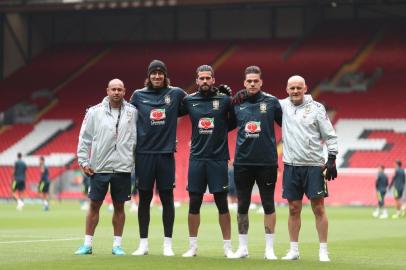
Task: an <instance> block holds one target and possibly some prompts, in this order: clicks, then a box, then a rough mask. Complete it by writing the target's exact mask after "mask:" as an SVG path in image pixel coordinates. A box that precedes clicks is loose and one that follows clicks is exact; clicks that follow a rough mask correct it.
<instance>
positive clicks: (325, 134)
mask: <svg viewBox="0 0 406 270" xmlns="http://www.w3.org/2000/svg"><path fill="white" fill-rule="evenodd" d="M317 106H318V111H317V122H318V125H319V129H320V135H321V138H322V139H323V140H324V141H325V143H326V145H327V149H328V153H329V154H331V155H337V153H338V142H337V135H336V132H335V130H334V128H333V125H332V124H331V122H330V119H329V117H328V115H327V112H326V109H325V108H324V106H323V105H321V104H318V105H317Z"/></svg>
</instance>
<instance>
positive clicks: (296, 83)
mask: <svg viewBox="0 0 406 270" xmlns="http://www.w3.org/2000/svg"><path fill="white" fill-rule="evenodd" d="M286 92H287V93H288V94H289V98H290V101H291V102H292V103H293V104H294V105H296V106H298V105H300V104H302V103H303V100H304V95H305V93H306V92H307V86H306V82H305V79H304V78H303V77H302V76H299V75H294V76H292V77H290V78H289V79H288V83H287V86H286Z"/></svg>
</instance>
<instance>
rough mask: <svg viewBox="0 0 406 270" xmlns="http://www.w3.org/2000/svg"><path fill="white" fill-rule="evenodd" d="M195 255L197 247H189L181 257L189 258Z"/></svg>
mask: <svg viewBox="0 0 406 270" xmlns="http://www.w3.org/2000/svg"><path fill="white" fill-rule="evenodd" d="M195 256H197V247H190V248H189V249H188V251H186V252H185V253H183V254H182V257H185V258H190V257H195Z"/></svg>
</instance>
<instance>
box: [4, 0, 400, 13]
mask: <svg viewBox="0 0 406 270" xmlns="http://www.w3.org/2000/svg"><path fill="white" fill-rule="evenodd" d="M390 4H405V1H404V0H335V1H332V0H128V1H126V0H121V1H119V0H0V12H35V11H58V10H62V11H63V10H103V9H139V8H160V7H161V8H162V7H182V6H183V7H186V6H212V7H215V6H224V5H247V6H252V5H272V6H292V5H301V6H309V5H325V6H331V7H337V6H340V5H390Z"/></svg>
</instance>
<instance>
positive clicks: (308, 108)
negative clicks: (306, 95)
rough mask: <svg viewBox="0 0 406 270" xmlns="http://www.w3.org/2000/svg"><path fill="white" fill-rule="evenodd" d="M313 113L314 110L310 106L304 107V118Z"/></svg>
mask: <svg viewBox="0 0 406 270" xmlns="http://www.w3.org/2000/svg"><path fill="white" fill-rule="evenodd" d="M311 111H312V108H311V106H310V104H307V105H306V106H305V107H304V113H303V118H306V117H307V115H308V114H309V113H310V112H311Z"/></svg>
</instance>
